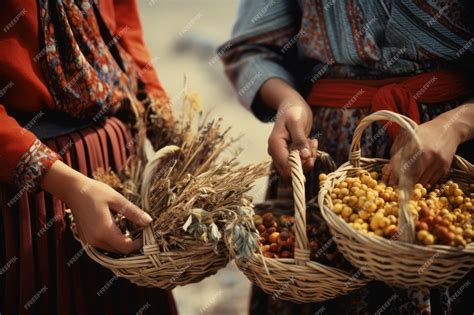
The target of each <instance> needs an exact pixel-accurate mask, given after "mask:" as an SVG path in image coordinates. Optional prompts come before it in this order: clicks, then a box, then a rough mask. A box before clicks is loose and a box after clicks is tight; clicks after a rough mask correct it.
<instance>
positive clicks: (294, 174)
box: [289, 150, 311, 266]
mask: <svg viewBox="0 0 474 315" xmlns="http://www.w3.org/2000/svg"><path fill="white" fill-rule="evenodd" d="M289 163H290V168H291V183H292V186H293V198H294V211H295V224H296V235H295V264H297V265H302V266H303V265H306V263H307V262H308V261H309V256H310V253H311V251H310V250H309V244H308V236H307V235H306V196H305V181H306V178H305V176H304V174H303V168H302V165H301V158H300V153H299V151H298V150H293V151H291V153H290V158H289Z"/></svg>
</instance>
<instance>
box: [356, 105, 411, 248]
mask: <svg viewBox="0 0 474 315" xmlns="http://www.w3.org/2000/svg"><path fill="white" fill-rule="evenodd" d="M381 120H386V121H389V122H388V123H389V124H392V123H397V124H398V125H400V126H401V127H402V128H404V129H405V130H406V131H407V132H408V133H409V134H410V136H412V137H413V138H414V139H415V141H416V142H417V145H418V147H420V139H419V138H418V136H417V134H416V129H417V127H418V125H417V124H416V123H415V122H414V121H413V120H411V119H410V118H408V117H406V116H403V115H400V114H397V113H394V112H391V111H388V110H381V111H377V112H375V113H372V114H370V115H368V116H366V117H364V118H363V119H362V120H361V122H360V123H359V125H358V126H357V127H356V129H355V131H354V136H353V138H352V144H351V149H350V152H349V162H350V163H351V164H352V166H353V167H354V168H360V158H361V149H360V140H361V138H362V134H363V132H364V130H365V129H366V128H367V127H368V126H370V125H371V124H372V123H373V122H376V121H381ZM402 177H403V176H402ZM402 177H400V178H399V184H400V185H399V186H400V187H401V188H403V189H402V190H401V191H400V197H399V198H400V214H399V221H398V231H399V232H398V239H399V240H401V241H405V242H408V243H413V242H414V241H415V218H414V216H413V214H412V213H411V212H410V210H409V209H408V200H409V198H410V192H409V191H407V187H410V186H411V184H413V183H409V182H408V178H407V177H403V178H402Z"/></svg>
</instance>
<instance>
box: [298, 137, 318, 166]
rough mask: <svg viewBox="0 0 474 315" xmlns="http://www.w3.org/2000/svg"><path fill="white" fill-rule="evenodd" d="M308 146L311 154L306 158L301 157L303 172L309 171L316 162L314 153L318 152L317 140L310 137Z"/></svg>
mask: <svg viewBox="0 0 474 315" xmlns="http://www.w3.org/2000/svg"><path fill="white" fill-rule="evenodd" d="M309 148H310V152H311V156H310V157H309V158H308V159H306V160H305V159H302V166H303V170H304V171H305V172H307V171H310V170H311V169H312V168H313V167H314V163H315V162H316V155H317V153H318V140H316V139H310V140H309Z"/></svg>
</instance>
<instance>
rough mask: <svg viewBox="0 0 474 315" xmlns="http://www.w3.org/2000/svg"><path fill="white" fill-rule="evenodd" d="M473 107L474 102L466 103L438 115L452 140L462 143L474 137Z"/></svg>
mask: <svg viewBox="0 0 474 315" xmlns="http://www.w3.org/2000/svg"><path fill="white" fill-rule="evenodd" d="M473 109H474V106H472V104H469V105H468V104H465V105H461V106H459V107H457V108H455V109H452V110H450V111H448V112H446V113H444V114H443V115H440V116H439V117H438V118H439V121H440V122H441V125H442V126H443V128H444V130H445V131H446V132H449V139H450V140H452V141H455V143H457V144H461V143H463V142H466V141H468V140H470V139H472V138H474V128H472V126H471V124H472V120H473V119H474V111H473Z"/></svg>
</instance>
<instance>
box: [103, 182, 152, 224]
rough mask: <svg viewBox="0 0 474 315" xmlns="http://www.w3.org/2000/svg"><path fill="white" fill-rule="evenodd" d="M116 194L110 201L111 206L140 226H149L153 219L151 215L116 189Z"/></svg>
mask: <svg viewBox="0 0 474 315" xmlns="http://www.w3.org/2000/svg"><path fill="white" fill-rule="evenodd" d="M114 192H115V194H114V196H113V198H112V200H111V201H110V202H109V207H110V208H111V210H114V211H115V212H117V213H120V214H122V215H123V216H125V217H126V218H127V219H128V220H130V221H131V222H133V223H135V224H137V225H139V226H147V225H148V224H150V223H151V221H153V219H152V218H151V216H150V215H149V214H148V213H146V212H145V211H143V210H142V209H140V208H138V207H137V206H136V205H134V204H133V203H131V202H130V201H128V200H127V199H126V198H125V197H124V196H122V195H121V194H119V193H118V192H116V191H114Z"/></svg>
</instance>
